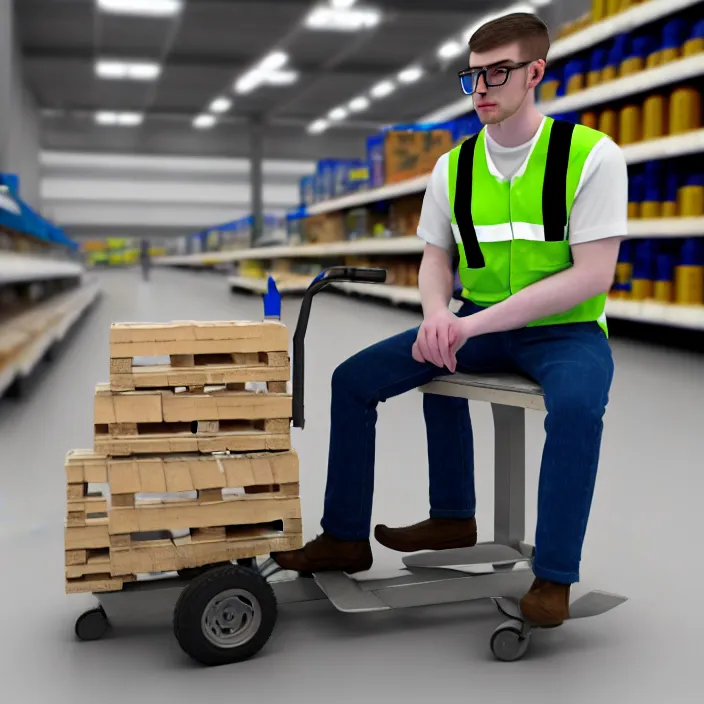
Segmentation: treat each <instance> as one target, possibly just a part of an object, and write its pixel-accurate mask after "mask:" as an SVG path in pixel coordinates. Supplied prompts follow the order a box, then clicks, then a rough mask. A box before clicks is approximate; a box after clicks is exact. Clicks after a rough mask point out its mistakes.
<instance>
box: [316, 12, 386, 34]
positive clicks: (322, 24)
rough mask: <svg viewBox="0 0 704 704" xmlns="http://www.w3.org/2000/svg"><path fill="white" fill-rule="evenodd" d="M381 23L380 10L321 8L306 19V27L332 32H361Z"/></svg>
mask: <svg viewBox="0 0 704 704" xmlns="http://www.w3.org/2000/svg"><path fill="white" fill-rule="evenodd" d="M380 21H381V13H380V12H379V11H378V10H374V9H368V10H363V9H359V10H355V9H344V8H338V7H325V6H320V7H316V8H315V9H314V10H313V11H312V12H311V13H310V14H309V15H308V17H306V27H308V29H318V30H323V31H330V32H361V31H362V30H364V29H371V28H372V27H376V26H377V25H378V24H379V22H380Z"/></svg>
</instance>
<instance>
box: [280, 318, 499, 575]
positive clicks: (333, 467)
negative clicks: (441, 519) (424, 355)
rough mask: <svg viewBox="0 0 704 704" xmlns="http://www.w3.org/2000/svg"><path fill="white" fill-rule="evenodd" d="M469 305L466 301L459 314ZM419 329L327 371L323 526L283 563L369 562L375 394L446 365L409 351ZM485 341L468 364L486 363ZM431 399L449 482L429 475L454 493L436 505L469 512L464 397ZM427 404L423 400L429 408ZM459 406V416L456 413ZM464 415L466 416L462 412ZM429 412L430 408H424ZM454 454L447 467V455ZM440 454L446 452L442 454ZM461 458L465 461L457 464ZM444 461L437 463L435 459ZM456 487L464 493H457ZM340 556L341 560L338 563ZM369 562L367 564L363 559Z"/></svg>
mask: <svg viewBox="0 0 704 704" xmlns="http://www.w3.org/2000/svg"><path fill="white" fill-rule="evenodd" d="M469 311H470V308H469V307H468V306H465V308H464V309H463V312H462V313H461V314H463V315H466V314H468V313H469ZM416 337H417V329H412V330H408V331H406V332H404V333H401V334H400V335H396V336H394V337H391V338H389V339H387V340H384V341H382V342H379V343H377V344H376V345H373V346H371V347H369V348H367V349H365V350H363V351H361V352H359V353H358V354H356V355H354V356H353V357H351V358H350V359H348V360H347V361H345V362H344V363H343V364H341V365H340V366H339V367H338V368H337V369H336V370H335V373H334V375H333V378H332V404H331V429H330V451H329V460H328V481H327V487H326V493H325V510H324V515H323V519H322V522H321V525H322V527H323V530H324V534H323V536H322V537H321V538H320V539H316V541H314V542H313V543H310V544H308V545H307V546H305V547H304V548H303V549H302V550H299V551H292V552H286V553H277V554H275V555H274V557H275V559H276V560H277V562H278V563H279V564H280V565H281V566H282V567H285V568H286V569H294V570H299V571H309V570H311V571H312V570H313V569H317V570H323V569H344V570H345V571H349V572H352V571H359V570H360V569H368V568H369V567H368V566H371V549H370V547H369V533H370V523H371V513H372V497H373V489H374V459H375V440H376V420H377V406H378V404H379V402H382V401H385V400H387V399H389V398H392V397H394V396H398V395H400V394H402V393H405V392H407V391H410V390H412V389H416V388H418V387H419V386H422V385H423V384H426V383H428V382H429V381H431V380H432V379H434V378H435V377H437V376H441V375H443V374H447V373H448V372H447V370H444V369H440V368H438V367H436V366H434V365H432V364H429V363H425V364H420V363H418V362H416V361H415V360H414V359H413V356H412V348H413V344H414V342H415V340H416ZM491 347H492V346H491V345H490V344H489V341H486V340H485V341H484V342H483V343H482V344H479V343H477V344H476V345H475V346H474V348H473V349H474V352H473V353H472V354H463V355H462V359H463V363H464V364H469V365H470V366H472V367H473V368H478V367H480V366H481V365H490V364H492V363H493V360H494V359H495V357H496V351H495V350H494V349H492V348H491ZM444 401H445V403H443V402H442V400H440V399H438V401H436V402H434V403H431V404H430V409H431V410H432V412H433V422H432V423H431V426H430V427H429V431H428V432H429V435H428V440H429V453H430V459H431V462H433V463H434V464H437V465H438V466H437V467H436V468H435V469H433V470H431V471H432V472H433V475H434V476H435V475H437V476H440V475H441V474H445V475H446V477H447V479H446V480H445V481H446V482H447V483H450V484H452V486H451V488H446V487H445V486H440V484H439V482H435V481H434V482H433V486H434V490H433V494H432V495H433V496H434V497H440V498H439V499H438V500H442V498H443V497H451V503H450V504H448V505H446V506H443V505H440V506H437V508H438V509H439V510H446V511H448V513H451V512H455V511H457V510H458V509H457V507H458V506H459V513H460V514H462V515H468V514H469V513H473V509H474V507H473V496H474V487H473V484H472V459H473V458H472V457H471V452H470V453H468V451H467V448H468V447H469V448H471V426H470V424H469V415H468V411H467V404H466V402H464V405H462V404H458V403H457V402H456V399H445V400H444ZM427 412H428V406H427V405H426V413H427ZM458 414H459V415H460V416H461V417H458ZM465 417H466V418H465ZM426 418H427V415H426ZM448 456H452V457H453V458H454V457H456V458H459V459H458V461H457V462H456V463H453V467H452V470H453V471H450V472H448V466H447V458H448ZM443 457H444V459H443ZM461 463H464V464H463V465H462V466H460V465H461ZM440 465H441V466H440ZM458 495H461V496H460V497H459V498H458ZM343 563H345V564H343ZM367 564H368V566H365V565H367Z"/></svg>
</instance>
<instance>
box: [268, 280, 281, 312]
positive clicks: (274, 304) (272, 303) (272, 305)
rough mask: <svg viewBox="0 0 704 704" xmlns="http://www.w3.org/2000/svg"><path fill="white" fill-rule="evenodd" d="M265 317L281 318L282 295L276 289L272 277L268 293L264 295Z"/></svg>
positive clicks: (269, 281)
mask: <svg viewBox="0 0 704 704" xmlns="http://www.w3.org/2000/svg"><path fill="white" fill-rule="evenodd" d="M264 317H265V318H277V319H280V318H281V294H280V293H279V289H278V288H277V287H276V281H274V277H273V276H270V277H269V280H268V282H267V292H266V293H265V294H264Z"/></svg>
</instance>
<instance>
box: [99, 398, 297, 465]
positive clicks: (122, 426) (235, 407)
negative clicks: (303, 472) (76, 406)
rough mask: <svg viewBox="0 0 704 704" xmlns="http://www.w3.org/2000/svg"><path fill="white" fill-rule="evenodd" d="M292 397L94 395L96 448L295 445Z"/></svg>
mask: <svg viewBox="0 0 704 704" xmlns="http://www.w3.org/2000/svg"><path fill="white" fill-rule="evenodd" d="M291 413H292V399H291V396H290V395H288V394H284V393H263V394H259V393H255V392H249V391H229V390H215V391H205V390H204V391H202V392H198V393H187V392H184V393H176V392H174V391H131V392H130V391H127V392H115V391H112V390H111V389H110V388H109V386H107V385H100V386H98V388H97V390H96V394H95V410H94V423H95V441H94V446H95V449H96V451H98V452H101V453H103V454H106V455H115V456H127V455H132V454H168V453H174V452H180V453H183V452H223V451H227V450H229V451H236V452H253V451H257V450H287V449H289V448H290V447H291V437H290V417H291Z"/></svg>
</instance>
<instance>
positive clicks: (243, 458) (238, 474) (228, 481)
mask: <svg viewBox="0 0 704 704" xmlns="http://www.w3.org/2000/svg"><path fill="white" fill-rule="evenodd" d="M108 474H109V477H108V478H109V487H110V491H111V492H112V493H113V494H129V493H133V494H150V493H151V494H171V493H179V492H184V491H200V490H202V489H227V488H230V489H236V488H239V487H247V486H261V485H265V484H280V485H282V484H291V483H295V482H298V481H299V478H300V472H299V459H298V454H297V453H296V451H295V450H289V451H286V452H255V453H248V454H242V455H222V456H212V455H205V456H201V455H176V456H168V455H166V456H165V457H144V458H141V457H136V458H134V459H128V460H124V459H111V460H108Z"/></svg>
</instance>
